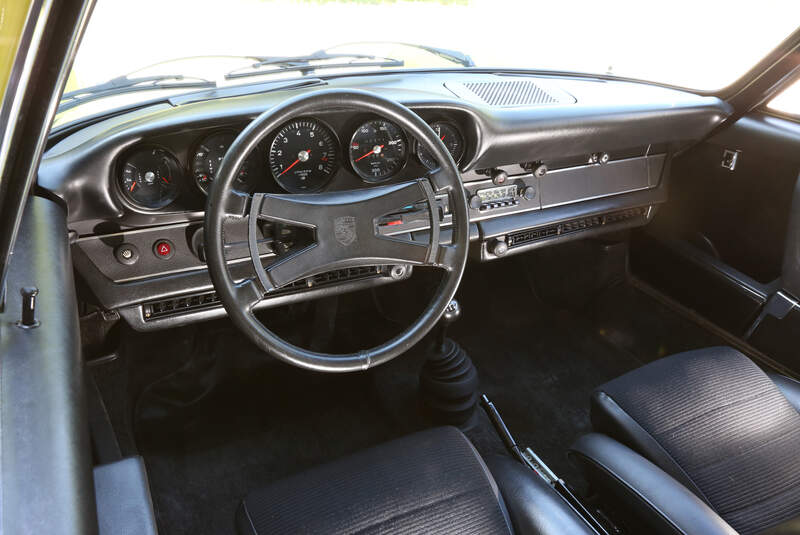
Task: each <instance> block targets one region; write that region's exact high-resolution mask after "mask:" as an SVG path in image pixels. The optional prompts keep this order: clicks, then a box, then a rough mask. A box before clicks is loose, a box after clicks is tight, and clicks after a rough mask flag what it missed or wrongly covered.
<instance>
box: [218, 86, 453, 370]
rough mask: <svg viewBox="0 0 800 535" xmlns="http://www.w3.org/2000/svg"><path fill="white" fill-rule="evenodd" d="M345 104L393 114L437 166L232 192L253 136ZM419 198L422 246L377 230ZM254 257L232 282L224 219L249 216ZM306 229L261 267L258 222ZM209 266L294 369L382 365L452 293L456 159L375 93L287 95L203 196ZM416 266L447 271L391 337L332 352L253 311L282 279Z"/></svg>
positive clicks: (228, 305) (251, 130)
mask: <svg viewBox="0 0 800 535" xmlns="http://www.w3.org/2000/svg"><path fill="white" fill-rule="evenodd" d="M330 109H349V110H355V111H361V112H370V113H374V114H377V115H380V116H382V117H384V118H386V119H389V120H391V121H394V122H395V123H396V124H398V125H399V126H400V127H401V128H403V129H404V130H405V131H406V132H407V133H409V134H411V135H412V136H413V137H414V138H416V139H417V140H418V142H419V143H420V145H421V146H422V147H423V148H425V149H427V150H428V151H429V153H430V154H432V155H433V157H434V158H435V160H436V161H437V162H440V164H441V167H439V168H438V169H436V170H434V171H431V172H430V173H428V174H427V175H426V176H425V177H422V178H417V179H415V180H410V181H406V182H402V183H399V184H391V185H385V186H375V187H370V188H363V189H358V190H351V191H334V192H329V193H311V194H285V195H275V194H266V193H255V194H252V195H247V194H245V193H242V192H240V191H236V190H234V185H235V182H236V177H237V170H238V169H239V168H240V167H241V165H242V164H243V162H244V161H245V159H246V158H247V156H248V155H249V154H250V153H251V152H252V151H253V150H255V148H256V146H257V145H258V143H259V142H260V141H261V140H262V139H264V137H265V136H266V135H267V134H269V133H270V132H272V131H274V130H275V129H276V128H278V127H279V126H281V125H283V124H284V123H286V122H287V121H289V120H290V119H292V118H295V117H298V116H302V115H307V114H309V113H312V112H314V111H319V110H330ZM442 194H446V195H448V196H449V199H448V206H449V207H450V211H451V213H452V234H453V237H452V240H451V242H450V243H449V244H447V245H445V244H443V243H440V225H441V221H440V213H439V212H440V210H439V208H438V204H437V201H436V196H437V195H442ZM419 202H424V203H426V204H427V206H428V211H429V218H430V233H429V235H430V239H429V241H428V243H427V244H422V243H417V242H412V241H405V240H400V239H397V238H393V237H390V236H383V235H381V234H380V233H379V227H378V221H379V219H380V218H381V217H383V216H385V215H387V214H389V213H391V212H396V211H399V210H400V209H401V208H402V207H404V206H407V205H410V204H415V203H419ZM248 218H249V220H248V221H247V225H248V229H249V232H248V242H249V249H250V259H251V262H252V265H253V271H254V272H255V276H253V277H250V278H247V279H245V280H241V281H237V280H234V278H233V277H232V276H231V273H230V271H229V270H228V264H227V262H226V260H225V232H224V227H225V222H226V221H227V220H228V219H242V220H244V219H248ZM259 220H267V221H275V222H280V223H284V224H288V225H292V226H297V227H305V228H308V229H310V230H311V231H312V232H313V234H314V240H315V241H314V243H313V244H312V245H310V246H308V247H305V248H302V249H299V250H296V251H289V252H288V253H286V254H284V255H281V256H278V257H277V258H276V259H275V260H274V261H273V262H272V263H271V264H269V265H268V266H266V267H264V265H263V264H262V261H261V257H260V254H259V250H258V235H257V231H258V221H259ZM205 242H206V255H207V261H208V268H209V271H210V273H211V278H212V280H213V281H214V286H215V288H216V290H217V294H218V295H219V297H220V299H221V301H222V304H223V305H224V307H225V309H226V310H227V312H228V315H229V316H230V318H231V320H232V321H233V323H234V324H235V325H236V326H237V327H238V328H239V329H240V330H242V331H243V332H244V333H245V334H246V335H247V336H248V337H249V338H250V339H251V340H252V341H253V342H254V343H255V344H256V345H257V346H258V347H259V348H261V349H262V350H264V351H266V352H268V353H270V354H272V355H273V356H275V357H277V358H279V359H281V360H284V361H286V362H288V363H290V364H294V365H295V366H300V367H303V368H309V369H313V370H318V371H326V372H346V371H353V370H364V369H367V368H369V367H371V366H375V365H378V364H381V363H383V362H386V361H388V360H390V359H392V358H394V357H396V356H398V355H400V354H401V353H403V352H405V351H406V350H407V349H409V348H410V347H411V346H413V345H414V344H416V343H417V342H419V341H420V340H421V339H422V337H423V336H425V334H426V333H427V332H428V331H430V329H431V328H432V327H433V326H434V325H435V323H436V321H437V320H438V319H439V316H441V315H442V313H443V312H444V310H445V308H446V307H447V305H448V304H449V303H450V300H451V299H452V298H453V296H454V295H455V292H456V290H457V288H458V284H459V282H460V281H461V275H462V273H463V272H464V266H465V264H466V261H467V249H468V246H469V219H468V215H467V199H466V195H465V191H464V188H463V186H462V185H461V180H460V176H459V172H458V168H457V167H456V164H455V162H454V161H453V158H452V157H451V156H450V153H449V152H448V151H447V149H446V148H445V146H444V145H443V144H442V142H441V140H440V139H439V137H438V136H437V135H436V134H435V133H434V132H433V130H432V129H431V128H430V127H429V126H428V125H427V124H426V123H425V121H423V120H422V119H421V118H420V117H419V116H418V115H416V114H415V113H414V112H412V111H411V110H409V109H408V108H406V107H405V106H403V105H401V104H399V103H397V102H394V101H392V100H389V99H386V98H383V97H380V96H378V95H375V94H373V93H368V92H365V91H357V90H337V89H329V90H321V91H315V92H312V93H307V94H304V95H301V96H299V97H296V98H293V99H290V100H288V101H286V102H284V103H283V104H281V105H279V106H277V107H275V108H272V109H270V110H267V111H265V112H264V113H262V114H261V115H260V116H258V117H257V118H256V119H255V120H253V122H252V123H250V125H249V126H248V127H247V128H246V129H245V130H243V131H242V133H241V134H239V136H238V137H237V138H236V140H235V141H234V142H233V144H232V145H231V147H230V148H229V149H228V152H227V154H226V155H225V158H224V159H223V160H222V163H221V165H220V168H219V170H218V172H217V176H216V179H215V180H214V183H213V186H212V187H211V191H210V192H209V195H208V203H207V205H206V215H205ZM383 264H412V265H418V266H436V267H439V268H442V269H443V270H444V276H443V277H442V281H441V283H440V284H439V286H438V288H437V290H436V294H435V295H434V297H433V299H432V300H431V302H430V303H429V305H428V306H427V308H425V310H424V311H423V313H422V314H421V315H420V316H419V318H417V320H416V321H414V322H413V323H412V324H411V325H410V326H408V327H407V328H406V329H405V330H404V331H403V332H401V333H400V334H398V335H397V336H395V337H394V338H392V339H391V340H389V341H387V342H385V343H383V344H382V345H379V346H377V347H373V348H370V349H364V350H362V351H358V352H356V353H349V354H332V353H320V352H316V351H310V350H308V349H303V348H301V347H298V346H296V345H293V344H291V343H289V342H287V341H286V340H284V339H282V338H280V337H279V336H277V335H276V334H275V333H273V332H272V331H270V330H269V329H267V328H266V327H265V326H264V325H263V324H262V323H261V322H260V321H259V320H258V319H256V317H255V316H254V314H253V308H254V307H255V305H256V304H258V302H259V301H261V300H262V299H264V298H266V297H269V294H270V293H271V292H273V291H275V290H276V289H278V288H280V287H282V286H284V285H285V284H288V283H291V282H293V281H296V280H299V279H303V278H305V277H310V276H313V275H315V274H319V273H323V272H326V271H331V270H336V269H346V268H350V267H356V266H370V265H383Z"/></svg>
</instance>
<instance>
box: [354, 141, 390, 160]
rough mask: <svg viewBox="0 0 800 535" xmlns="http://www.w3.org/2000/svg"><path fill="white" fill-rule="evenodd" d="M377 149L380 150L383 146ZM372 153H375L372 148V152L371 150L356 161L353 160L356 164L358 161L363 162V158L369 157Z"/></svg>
mask: <svg viewBox="0 0 800 535" xmlns="http://www.w3.org/2000/svg"><path fill="white" fill-rule="evenodd" d="M378 148H379V149H382V148H383V145H379V146H378ZM373 152H375V147H372V150H371V151H369V152H368V153H366V154H365V155H364V156H361V157H359V158H358V159H356V160H354V161H356V162H359V161H361V160H363V159H364V158H366V157H367V156H369V155H370V154H372V153H373Z"/></svg>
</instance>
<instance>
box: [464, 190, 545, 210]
mask: <svg viewBox="0 0 800 535" xmlns="http://www.w3.org/2000/svg"><path fill="white" fill-rule="evenodd" d="M535 197H536V188H534V187H533V186H525V187H523V188H522V191H521V192H520V188H519V187H518V185H517V184H508V185H504V186H495V187H490V188H484V189H479V190H478V191H476V192H475V194H474V195H473V196H472V197H470V199H469V207H470V208H472V209H473V210H480V211H481V212H485V211H486V210H492V209H494V208H504V207H507V206H516V205H518V204H519V201H520V199H525V200H532V199H534V198H535Z"/></svg>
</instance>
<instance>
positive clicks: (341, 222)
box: [333, 216, 357, 247]
mask: <svg viewBox="0 0 800 535" xmlns="http://www.w3.org/2000/svg"><path fill="white" fill-rule="evenodd" d="M333 234H334V235H335V236H336V241H338V242H339V243H341V244H342V245H344V246H345V247H346V246H348V245H350V244H351V243H353V242H354V241H356V238H357V236H356V218H355V217H353V216H343V217H337V218H336V219H334V220H333Z"/></svg>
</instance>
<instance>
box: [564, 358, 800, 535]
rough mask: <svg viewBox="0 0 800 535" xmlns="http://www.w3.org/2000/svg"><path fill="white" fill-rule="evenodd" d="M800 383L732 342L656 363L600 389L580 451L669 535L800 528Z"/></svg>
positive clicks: (592, 473)
mask: <svg viewBox="0 0 800 535" xmlns="http://www.w3.org/2000/svg"><path fill="white" fill-rule="evenodd" d="M798 410H800V384H798V383H797V381H794V380H793V379H790V378H788V377H783V376H778V375H772V376H768V375H767V374H766V373H765V372H763V371H762V370H761V369H760V368H759V367H758V366H756V365H755V364H754V363H753V362H752V361H750V360H749V359H748V358H747V357H745V356H744V355H743V354H741V353H740V352H739V351H736V350H734V349H732V348H729V347H713V348H708V349H702V350H697V351H689V352H686V353H680V354H676V355H672V356H670V357H666V358H663V359H660V360H658V361H655V362H652V363H650V364H647V365H645V366H643V367H641V368H639V369H636V370H634V371H632V372H630V373H628V374H625V375H623V376H621V377H619V378H617V379H614V380H612V381H610V382H608V383H606V384H604V385H602V386H601V387H599V388H598V389H597V390H596V391H595V392H594V393H593V395H592V400H591V419H592V426H593V428H594V430H595V431H596V432H597V433H593V434H590V435H586V436H583V437H581V438H580V439H579V440H578V442H577V443H576V444H575V445H574V446H573V447H572V450H571V452H570V456H571V457H572V458H573V459H574V460H575V461H576V462H577V463H578V464H579V465H580V466H581V467H582V468H583V470H584V473H585V474H586V477H587V479H588V480H589V481H590V483H591V484H592V485H593V487H594V488H595V489H596V490H599V491H601V492H602V493H603V494H604V495H605V496H606V497H609V496H612V497H614V498H615V501H616V503H617V505H618V506H620V507H621V508H622V510H624V511H626V512H627V513H628V514H629V515H630V516H631V517H633V518H635V519H636V520H637V521H639V522H641V523H644V524H647V525H648V527H650V528H651V529H654V530H655V531H657V532H658V533H670V534H672V533H684V534H692V533H703V534H707V533H709V534H714V533H720V534H732V533H741V534H745V535H750V534H759V533H788V532H794V533H797V532H798V531H797V527H798V520H800V519H798V517H800V414H799V413H798Z"/></svg>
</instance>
